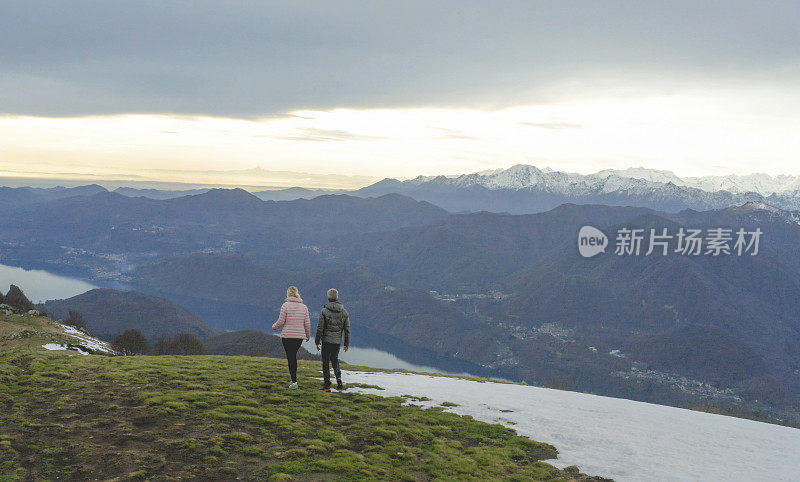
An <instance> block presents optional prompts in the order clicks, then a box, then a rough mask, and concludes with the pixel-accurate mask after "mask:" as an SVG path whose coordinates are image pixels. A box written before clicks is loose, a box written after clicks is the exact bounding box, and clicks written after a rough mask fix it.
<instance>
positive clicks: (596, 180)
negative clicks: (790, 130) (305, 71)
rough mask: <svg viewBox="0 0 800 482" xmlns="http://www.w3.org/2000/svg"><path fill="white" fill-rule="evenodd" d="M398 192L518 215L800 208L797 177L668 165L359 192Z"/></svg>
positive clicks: (507, 172)
mask: <svg viewBox="0 0 800 482" xmlns="http://www.w3.org/2000/svg"><path fill="white" fill-rule="evenodd" d="M387 193H401V194H405V195H407V196H410V197H413V198H416V199H418V200H425V201H429V202H432V203H434V204H437V205H439V206H441V207H444V208H445V209H448V210H450V211H451V212H461V211H482V210H485V211H495V212H498V211H508V212H510V213H514V214H522V213H533V212H539V211H545V210H549V209H552V208H553V207H555V206H558V205H559V204H563V203H575V204H609V205H630V206H641V207H648V208H653V209H658V210H665V211H679V210H682V209H686V208H691V209H695V210H708V209H722V208H726V207H729V206H735V205H742V204H745V203H747V202H762V203H765V204H769V205H773V206H777V207H780V208H782V209H790V210H795V209H800V176H786V175H783V176H777V177H772V176H769V175H767V174H750V175H746V176H736V175H730V176H705V177H686V178H681V177H679V176H677V175H676V174H675V173H673V172H671V171H665V170H654V169H645V168H630V169H624V170H613V169H607V170H603V171H600V172H596V173H594V174H578V173H570V172H563V171H556V170H552V169H549V168H544V169H539V168H537V167H536V166H530V165H523V164H518V165H515V166H512V167H510V168H508V169H495V170H489V171H482V172H476V173H471V174H463V175H459V176H419V177H416V178H414V179H411V180H407V181H397V180H394V179H384V180H383V181H380V182H378V183H376V184H373V185H371V186H367V187H365V188H363V189H360V190H358V191H355V194H357V195H363V196H374V195H382V194H387Z"/></svg>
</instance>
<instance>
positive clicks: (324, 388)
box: [320, 387, 331, 392]
mask: <svg viewBox="0 0 800 482" xmlns="http://www.w3.org/2000/svg"><path fill="white" fill-rule="evenodd" d="M320 390H322V391H323V392H330V391H331V387H322V388H320Z"/></svg>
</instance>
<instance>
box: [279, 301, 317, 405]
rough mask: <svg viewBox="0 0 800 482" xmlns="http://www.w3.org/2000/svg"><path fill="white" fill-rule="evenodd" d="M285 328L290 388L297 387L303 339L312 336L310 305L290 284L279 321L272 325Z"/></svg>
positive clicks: (285, 349)
mask: <svg viewBox="0 0 800 482" xmlns="http://www.w3.org/2000/svg"><path fill="white" fill-rule="evenodd" d="M280 328H283V331H281V341H282V342H283V349H284V351H286V360H287V361H288V362H289V375H291V376H292V384H291V385H289V388H291V389H295V388H297V351H298V350H299V349H300V344H302V343H303V339H305V340H306V341H308V339H309V338H310V337H311V317H309V316H308V307H307V306H306V305H304V304H303V299H302V298H300V292H299V291H297V288H295V287H294V286H290V287H289V289H287V290H286V299H285V300H284V303H283V306H281V314H280V316H278V321H276V322H275V324H274V325H272V329H273V330H277V329H280Z"/></svg>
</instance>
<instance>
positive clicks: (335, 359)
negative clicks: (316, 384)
mask: <svg viewBox="0 0 800 482" xmlns="http://www.w3.org/2000/svg"><path fill="white" fill-rule="evenodd" d="M339 346H340V345H337V344H336V343H327V342H324V341H323V342H322V378H323V380H324V381H325V387H326V388H330V386H331V371H330V365H333V373H334V374H335V375H336V379H337V380H339V379H340V378H342V370H341V368H339Z"/></svg>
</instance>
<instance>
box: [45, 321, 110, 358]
mask: <svg viewBox="0 0 800 482" xmlns="http://www.w3.org/2000/svg"><path fill="white" fill-rule="evenodd" d="M59 326H60V327H61V328H62V329H63V330H64V332H65V333H66V334H68V335H70V336H72V337H73V338H77V339H78V340H80V342H81V345H83V346H84V347H86V348H88V349H90V350H92V351H96V352H103V353H108V354H109V355H114V354H116V352H115V351H114V349H113V348H111V346H110V345H109V344H108V343H106V342H104V341H100V340H98V339H97V338H94V337H93V336H89V335H87V334H86V333H84V332H82V331H80V330H79V329H77V328H75V327H73V326H68V325H61V324H60V325H59Z"/></svg>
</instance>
